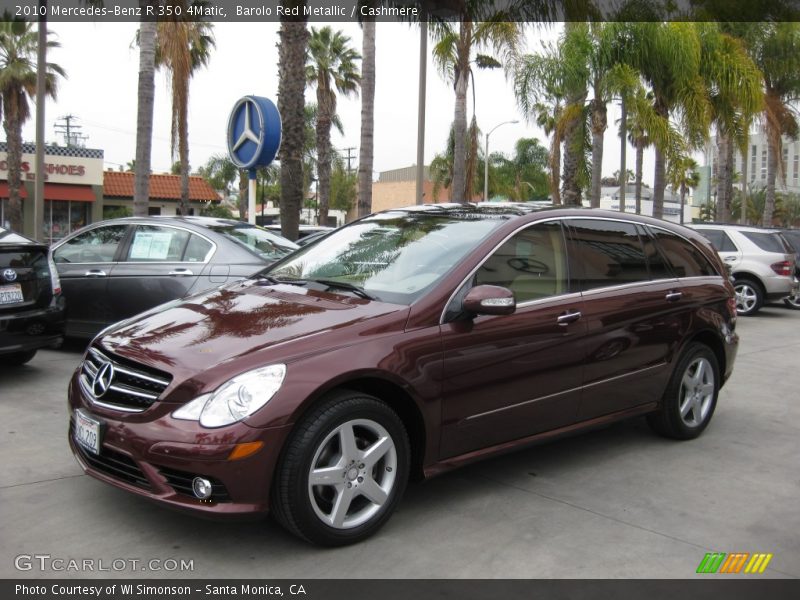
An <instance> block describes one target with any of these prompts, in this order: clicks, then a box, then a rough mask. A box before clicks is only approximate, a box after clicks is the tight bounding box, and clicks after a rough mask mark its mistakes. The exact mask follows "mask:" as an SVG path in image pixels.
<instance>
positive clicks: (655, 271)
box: [637, 225, 675, 279]
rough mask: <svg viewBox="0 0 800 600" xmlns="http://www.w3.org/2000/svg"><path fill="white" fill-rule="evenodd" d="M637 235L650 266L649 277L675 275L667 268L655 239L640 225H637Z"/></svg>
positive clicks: (661, 277)
mask: <svg viewBox="0 0 800 600" xmlns="http://www.w3.org/2000/svg"><path fill="white" fill-rule="evenodd" d="M637 227H638V231H639V237H640V239H641V240H642V245H643V246H644V253H645V256H647V266H648V267H649V268H650V278H651V279H672V278H673V277H675V275H674V273H673V272H672V270H671V269H670V268H669V265H668V264H667V261H666V260H665V259H664V255H663V254H662V253H661V252H659V250H658V246H657V245H656V242H655V239H653V238H652V237H650V234H649V233H648V232H647V230H646V229H644V228H643V227H642V226H641V225H638V226H637Z"/></svg>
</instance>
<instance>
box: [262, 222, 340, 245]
mask: <svg viewBox="0 0 800 600" xmlns="http://www.w3.org/2000/svg"><path fill="white" fill-rule="evenodd" d="M265 227H266V228H267V229H269V230H270V231H272V232H274V233H278V234H280V233H281V226H280V224H277V223H273V224H272V225H266V226H265ZM334 229H336V228H335V227H328V226H326V225H304V224H300V225H299V227H298V229H297V244H298V245H300V246H304V245H305V244H307V243H309V242H310V241H313V239H316V238H317V237H319V236H322V235H325V234H326V233H330V232H331V231H333V230H334ZM306 238H312V240H308V241H306Z"/></svg>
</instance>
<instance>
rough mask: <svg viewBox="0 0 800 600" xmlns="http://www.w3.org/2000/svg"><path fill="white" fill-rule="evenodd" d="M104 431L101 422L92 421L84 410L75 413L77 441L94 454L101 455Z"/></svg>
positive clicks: (75, 435)
mask: <svg viewBox="0 0 800 600" xmlns="http://www.w3.org/2000/svg"><path fill="white" fill-rule="evenodd" d="M101 433H102V431H101V428H100V421H98V420H97V419H92V418H91V417H90V416H88V415H87V414H86V413H85V412H84V411H82V410H76V411H75V432H74V438H75V441H76V442H77V443H78V444H80V445H81V446H82V447H84V448H86V449H87V450H88V451H89V452H91V453H92V454H100V445H101V442H102V440H101V439H100V435H101Z"/></svg>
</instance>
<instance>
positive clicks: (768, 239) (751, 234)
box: [742, 231, 794, 254]
mask: <svg viewBox="0 0 800 600" xmlns="http://www.w3.org/2000/svg"><path fill="white" fill-rule="evenodd" d="M742 235H743V236H744V237H746V238H747V239H748V240H750V241H751V242H753V243H754V244H755V245H756V246H758V247H759V248H761V249H762V250H763V251H764V252H778V253H779V254H785V253H787V252H791V253H794V250H793V249H792V248H791V246H789V245H788V244H787V243H786V242H785V241H784V239H783V238H782V237H781V235H780V234H779V233H767V232H764V233H761V232H757V231H743V232H742Z"/></svg>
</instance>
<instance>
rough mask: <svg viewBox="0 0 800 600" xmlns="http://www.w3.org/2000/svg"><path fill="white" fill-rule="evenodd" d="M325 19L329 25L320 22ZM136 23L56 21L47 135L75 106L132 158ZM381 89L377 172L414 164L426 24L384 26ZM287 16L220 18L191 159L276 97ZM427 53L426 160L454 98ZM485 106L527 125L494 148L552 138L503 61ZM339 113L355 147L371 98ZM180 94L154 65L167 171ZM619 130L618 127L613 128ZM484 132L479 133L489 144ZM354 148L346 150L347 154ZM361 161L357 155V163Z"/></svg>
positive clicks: (484, 123) (352, 101)
mask: <svg viewBox="0 0 800 600" xmlns="http://www.w3.org/2000/svg"><path fill="white" fill-rule="evenodd" d="M317 26H321V25H317ZM332 26H333V27H334V28H337V29H341V30H342V31H344V33H345V34H346V35H349V36H350V38H351V40H352V45H353V47H354V48H356V49H357V50H358V51H359V52H360V51H361V43H362V39H361V30H360V28H359V26H358V25H357V24H353V23H333V24H332ZM136 27H137V24H136V23H122V22H119V23H116V22H110V23H51V24H50V30H51V31H52V32H53V35H52V39H55V40H56V41H58V42H59V43H60V44H61V46H60V47H59V48H56V49H53V50H52V51H51V53H50V54H49V56H48V60H50V61H52V62H56V63H58V64H59V65H61V66H62V67H63V68H64V69H65V70H66V72H67V78H66V79H65V80H62V81H61V82H60V86H59V90H58V98H57V101H55V102H54V101H52V100H48V102H47V105H46V126H45V135H46V139H47V141H58V142H59V143H62V144H63V140H62V139H61V136H59V135H58V134H56V132H55V129H54V125H55V123H56V121H60V120H61V117H63V116H65V115H73V116H74V117H76V119H74V120H73V121H72V123H73V124H77V125H79V126H80V127H81V130H80V131H81V133H82V134H84V135H86V136H87V139H86V141H85V144H86V146H87V147H89V148H100V149H103V150H104V151H105V161H106V168H107V169H117V168H118V167H119V166H120V165H122V166H125V165H126V164H127V163H128V162H129V161H131V160H132V159H133V158H134V155H135V149H136V133H135V132H136V97H137V86H138V68H139V55H138V49H137V48H134V47H132V44H131V43H132V41H133V39H134V35H135V32H136ZM376 29H377V30H376V94H375V158H374V165H373V168H374V173H373V177H374V178H375V179H377V176H378V174H379V173H380V172H381V171H386V170H391V169H397V168H402V167H408V166H411V165H414V164H416V156H417V97H418V77H419V35H420V34H419V28H418V27H417V26H414V25H409V24H404V23H377V25H376ZM277 31H278V24H277V23H267V22H260V23H216V24H215V26H214V35H215V38H216V49H215V50H214V51H213V53H212V56H211V60H210V63H209V66H208V67H207V68H204V69H201V70H200V71H198V72H197V73H196V74H195V76H194V78H193V79H192V82H191V88H190V100H189V145H190V163H191V165H192V168H193V169H196V168H197V167H199V166H201V165H203V164H204V163H205V162H206V161H207V160H208V158H209V157H210V156H211V155H213V154H220V153H225V152H226V151H227V148H226V142H225V134H226V127H227V119H228V115H229V113H230V111H231V109H232V108H233V105H234V103H235V102H236V101H237V100H238V99H239V98H241V97H242V96H244V95H247V94H256V95H261V96H266V97H268V98H271V99H273V100H274V101H276V103H277V98H276V94H277V89H278V67H277V62H278V48H277V42H278V35H277ZM559 31H560V26H559V25H554V26H549V27H534V26H532V25H529V26H528V27H527V28H526V48H527V51H529V52H534V51H536V50H538V49H539V47H540V41H541V40H549V39H555V38H556V37H557V36H558V33H559ZM431 46H432V44H431V43H430V42H429V45H428V47H429V52H428V54H429V59H428V75H427V101H426V107H427V108H426V127H425V162H426V164H427V163H429V162H430V161H431V159H432V158H433V157H434V156H435V154H436V153H437V152H442V151H443V150H444V147H445V144H446V140H447V135H448V131H449V127H450V123H451V122H452V119H453V108H454V101H455V96H454V92H453V89H452V86H451V85H449V84H447V83H446V82H445V81H444V80H443V79H442V77H441V76H440V75H439V73H438V72H437V70H436V67H435V65H434V64H433V60H432V59H431V58H430V47H431ZM475 92H476V100H475V114H476V115H477V120H478V126H479V127H480V129H481V131H483V132H486V131H489V130H491V129H492V128H493V127H495V125H498V124H500V123H503V122H504V121H512V120H518V121H519V123H518V124H508V125H503V126H502V127H499V128H498V129H497V130H495V131H494V133H492V134H491V136H490V147H489V151H490V152H496V151H501V152H504V153H506V154H507V155H509V156H510V155H511V154H512V153H513V150H514V143H515V142H516V140H517V139H519V138H521V137H535V138H538V139H539V140H540V142H541V143H542V144H543V145H545V146H546V147H549V142H548V140H547V139H546V136H545V134H544V132H543V131H542V130H541V129H539V128H538V127H536V126H535V125H532V124H529V123H527V122H526V120H525V117H524V115H522V114H521V113H520V112H519V110H518V109H517V106H516V101H515V98H514V94H513V89H512V85H511V82H510V81H508V80H507V79H506V76H505V74H504V73H503V72H502V70H501V69H498V70H477V69H476V72H475ZM314 94H315V92H314V90H313V89H310V88H309V89H306V101H307V102H313V101H314V99H315V95H314ZM472 111H473V106H472V91H471V90H470V92H469V96H468V114H469V115H470V117H471V115H472ZM338 112H339V115H340V117H341V120H342V123H343V125H344V136H341V135H339V134H338V133H337V132H335V131H334V132H333V134H332V136H333V144H334V146H335V147H336V148H338V149H340V150H344V149H346V148H348V147H350V148H354V150H352V151H351V153H352V154H353V156H357V153H358V147H359V139H360V138H359V131H360V121H361V103H360V100H359V99H358V98H357V97H354V98H346V97H340V98H339V102H338ZM618 116H619V110H618V107H617V106H616V105H609V130H608V131H607V132H606V137H605V152H604V159H603V175H604V176H611V175H613V173H614V171H616V170H618V169H619V154H620V143H619V138H618V136H617V135H616V133H615V132H616V128H615V126H614V125H613V123H614V120H615V119H616V118H618ZM170 118H171V117H170V92H169V80H168V77H167V75H166V73H164V72H157V73H156V98H155V114H154V128H153V146H152V169H153V172H155V173H161V172H168V171H169V169H170V165H171V164H172V163H173V159H172V156H171V153H170ZM34 123H35V121H34V118H33V116H32V117H31V119H30V120H29V121H28V122H27V123H26V125H25V127H24V129H23V138H24V139H25V141H33V140H34V137H35V125H34ZM612 128H613V129H614V131H613V132H612ZM483 144H484V140H483V138H482V139H481V145H482V146H483ZM346 153H347V151H346V150H344V154H345V155H346ZM353 166H354V168H355V163H354V165H353ZM628 168H629V169H631V170H633V168H634V154H633V148H632V147H630V145H629V146H628ZM652 169H653V157H652V153H648V154H646V157H645V167H644V180H645V182H648V183H649V182H652Z"/></svg>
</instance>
